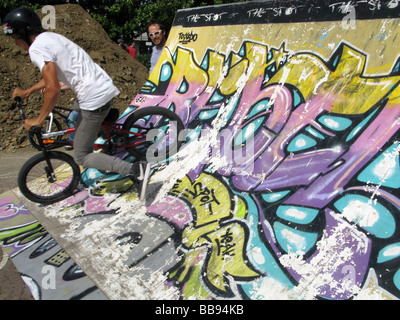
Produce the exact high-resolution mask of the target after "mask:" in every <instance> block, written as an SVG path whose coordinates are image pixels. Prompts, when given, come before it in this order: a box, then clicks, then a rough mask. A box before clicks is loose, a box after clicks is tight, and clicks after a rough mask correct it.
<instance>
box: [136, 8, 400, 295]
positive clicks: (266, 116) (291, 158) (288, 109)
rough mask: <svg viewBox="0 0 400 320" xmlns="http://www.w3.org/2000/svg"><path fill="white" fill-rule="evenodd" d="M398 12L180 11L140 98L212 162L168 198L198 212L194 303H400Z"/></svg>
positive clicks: (189, 257) (193, 240) (190, 242)
mask: <svg viewBox="0 0 400 320" xmlns="http://www.w3.org/2000/svg"><path fill="white" fill-rule="evenodd" d="M398 10H399V8H398V6H397V4H394V3H393V2H392V1H386V2H385V1H380V2H374V3H371V2H365V1H360V2H351V3H347V4H345V3H336V2H330V3H328V4H327V5H326V6H321V5H318V4H317V2H315V3H313V2H309V3H307V4H305V3H304V2H303V4H300V2H268V3H251V4H245V5H244V4H241V5H229V6H220V7H212V8H207V9H201V8H199V9H198V10H187V11H181V12H179V13H178V14H177V16H176V18H175V26H174V28H173V29H172V31H171V34H170V40H169V45H168V47H167V48H166V49H165V50H164V53H163V57H162V59H160V60H161V61H159V63H158V68H157V71H156V72H153V73H152V74H151V76H150V78H149V81H148V82H147V86H145V87H144V88H143V90H142V93H141V94H140V95H138V96H137V97H136V98H135V100H134V101H133V103H132V104H133V105H138V106H140V107H145V106H151V105H160V106H164V107H166V108H170V109H173V110H174V111H175V112H176V113H178V114H179V115H180V117H181V118H182V119H183V120H184V122H185V124H186V127H187V128H190V129H193V131H195V132H196V133H197V135H196V139H198V138H199V136H201V135H203V134H204V135H208V137H209V141H211V142H210V143H209V144H208V145H204V148H208V149H209V152H210V154H211V157H210V158H211V159H210V161H203V162H202V163H201V164H199V166H198V167H196V168H195V169H193V170H191V171H190V172H188V173H187V174H186V176H185V177H184V178H183V179H180V180H178V181H177V183H176V185H174V187H173V188H172V189H171V191H170V196H171V197H174V198H178V199H180V200H181V201H183V202H184V203H185V204H186V205H187V208H188V210H189V211H190V216H191V218H190V219H188V221H187V223H186V224H185V225H183V228H181V229H180V230H181V232H182V246H183V248H184V250H183V252H184V259H183V260H182V261H181V263H180V264H179V265H177V266H175V268H174V270H173V272H172V273H171V278H173V279H174V280H178V281H179V283H181V286H182V294H183V295H184V296H186V297H187V296H191V295H192V294H194V292H196V294H198V297H201V298H204V297H206V296H218V297H232V296H233V295H234V292H233V291H234V290H236V294H240V295H242V296H244V297H246V298H263V297H264V295H265V292H263V290H262V288H263V287H264V288H265V286H268V284H269V285H271V284H272V283H275V284H279V285H281V286H282V287H284V288H286V289H287V290H288V296H290V297H293V298H315V297H319V298H327V299H349V298H355V297H357V296H359V297H361V296H362V295H363V294H365V292H366V291H368V292H369V293H374V294H377V295H382V296H392V297H399V296H400V291H399V289H400V280H399V279H400V271H399V267H400V264H399V263H400V260H399V257H400V256H399V254H400V251H399V250H398V249H399V248H400V247H399V238H398V227H399V225H398V223H399V220H398V219H399V204H400V202H399V200H400V199H399V187H400V184H399V177H400V176H399V174H400V171H399V141H398V139H399V138H398V134H399V124H400V123H399V114H400V108H399V104H398V103H399V100H398V96H399V95H398V94H399V92H400V91H399V87H398V84H399V80H400V77H399V62H400V60H399V59H398V56H399V50H398V45H397V41H396V39H397V36H398V35H399V33H398V32H399V26H398V24H399V20H398V19H397V18H390V17H397V16H398ZM265 22H269V23H265ZM207 129H209V130H207ZM210 131H213V132H214V133H215V132H217V134H214V135H213V134H210V133H209V132H210ZM216 159H224V160H225V161H216ZM210 270H212V272H211V273H210V272H209V271H210ZM199 278H200V279H201V281H199Z"/></svg>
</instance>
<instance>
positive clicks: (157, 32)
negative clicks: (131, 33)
mask: <svg viewBox="0 0 400 320" xmlns="http://www.w3.org/2000/svg"><path fill="white" fill-rule="evenodd" d="M161 32H162V30H158V31H156V32H153V33H149V37H150V38H153V37H154V36H158V35H159V34H160V33H161Z"/></svg>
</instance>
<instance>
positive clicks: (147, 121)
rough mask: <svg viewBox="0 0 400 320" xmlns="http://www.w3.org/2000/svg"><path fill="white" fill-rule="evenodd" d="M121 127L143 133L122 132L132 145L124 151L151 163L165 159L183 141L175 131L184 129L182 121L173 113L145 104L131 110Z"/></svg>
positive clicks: (172, 153)
mask: <svg viewBox="0 0 400 320" xmlns="http://www.w3.org/2000/svg"><path fill="white" fill-rule="evenodd" d="M122 129H123V130H124V131H129V132H132V131H133V132H137V133H140V134H143V136H142V137H137V136H135V135H133V134H128V133H124V138H125V142H126V144H132V143H135V144H136V145H135V146H132V147H129V148H127V151H128V152H129V153H130V154H131V155H133V156H134V157H136V158H137V159H147V161H149V162H153V163H154V162H160V159H163V160H167V161H168V159H169V158H170V157H171V156H172V155H174V154H175V153H176V152H177V151H178V150H179V147H180V146H181V144H182V142H183V141H180V139H179V133H180V132H181V131H182V130H183V129H184V125H183V122H182V120H181V119H180V118H179V116H178V115H177V114H176V113H175V112H173V111H171V110H169V109H166V108H163V107H155V106H154V107H145V108H142V109H138V110H136V111H134V112H133V113H132V114H131V115H130V116H129V117H128V118H127V119H126V121H125V122H124V124H123V127H122ZM150 130H156V131H150ZM149 136H150V138H149Z"/></svg>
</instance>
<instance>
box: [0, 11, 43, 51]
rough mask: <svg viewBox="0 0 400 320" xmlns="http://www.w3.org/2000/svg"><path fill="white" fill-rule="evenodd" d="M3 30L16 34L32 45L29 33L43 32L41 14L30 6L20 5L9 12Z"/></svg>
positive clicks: (6, 32)
mask: <svg viewBox="0 0 400 320" xmlns="http://www.w3.org/2000/svg"><path fill="white" fill-rule="evenodd" d="M4 22H5V23H4V24H3V30H4V33H5V34H6V35H11V34H15V35H16V36H17V37H18V38H21V39H23V40H25V41H26V42H27V43H28V44H29V45H30V40H29V35H31V34H35V33H37V34H39V33H41V32H43V28H42V22H41V21H40V18H39V16H38V15H37V14H36V12H35V11H33V10H32V9H30V8H25V7H19V8H16V9H14V10H12V11H11V12H9V13H8V14H7V16H6V17H5V19H4Z"/></svg>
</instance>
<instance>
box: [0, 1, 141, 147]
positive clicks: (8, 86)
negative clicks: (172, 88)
mask: <svg viewBox="0 0 400 320" xmlns="http://www.w3.org/2000/svg"><path fill="white" fill-rule="evenodd" d="M55 9H56V28H55V29H54V30H49V31H54V32H57V33H59V34H62V35H64V36H66V37H67V38H69V39H70V40H72V41H74V42H75V43H77V44H78V45H79V46H81V47H82V48H83V49H85V50H86V51H87V52H88V53H89V55H90V56H91V57H92V58H93V60H94V61H95V62H96V63H98V64H99V65H100V66H101V67H102V68H103V69H104V70H106V72H107V73H108V74H109V75H110V76H111V78H112V79H113V80H114V84H115V85H116V86H117V87H118V89H119V90H120V91H121V94H120V95H119V96H118V97H117V98H116V100H115V103H114V107H116V108H118V109H119V110H120V111H121V112H122V111H124V110H125V109H126V108H127V107H128V106H129V103H130V102H131V100H132V99H133V98H134V97H135V96H136V94H137V93H138V92H139V90H140V88H141V87H142V85H143V84H144V82H145V81H146V79H147V77H148V70H147V68H146V67H144V66H143V65H142V64H141V63H139V62H138V61H137V60H135V59H133V58H132V57H131V56H130V55H129V54H128V53H127V52H125V51H124V50H123V49H121V48H120V47H119V46H118V45H117V44H116V43H114V42H113V41H112V40H111V39H110V38H109V37H108V35H107V33H106V32H105V31H104V29H103V28H102V27H101V25H100V24H99V23H98V22H96V21H95V20H94V19H93V18H92V17H91V16H90V15H89V14H88V13H87V12H86V11H85V10H84V9H83V8H82V7H80V6H79V5H69V4H67V5H58V6H55ZM37 13H38V14H39V16H40V17H43V16H44V14H42V12H41V10H38V11H37ZM0 77H1V86H0V150H3V149H8V148H18V147H23V146H26V145H28V144H29V143H28V142H27V140H26V132H25V131H24V130H23V129H21V117H20V115H19V113H18V111H17V110H11V111H10V110H9V106H10V104H11V95H12V92H13V90H14V88H16V87H20V88H22V89H26V88H28V87H30V86H32V85H33V84H35V83H36V82H37V81H39V80H40V79H41V75H40V72H39V70H38V69H37V68H36V67H35V66H34V65H33V64H32V63H31V61H30V59H29V55H28V53H27V52H25V51H23V50H21V49H20V48H19V47H17V46H16V45H15V43H14V40H13V39H11V38H9V37H6V36H4V35H3V34H1V35H0ZM73 98H74V96H73V94H72V92H65V93H62V94H61V96H60V99H59V102H58V104H59V105H62V106H70V105H71V101H72V100H73ZM42 99H43V97H42V95H41V94H40V93H36V94H34V95H32V96H31V97H30V98H29V100H28V101H27V102H25V104H26V110H27V115H28V117H34V116H35V115H37V113H38V112H39V110H40V107H41V104H42V101H43V100H42Z"/></svg>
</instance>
